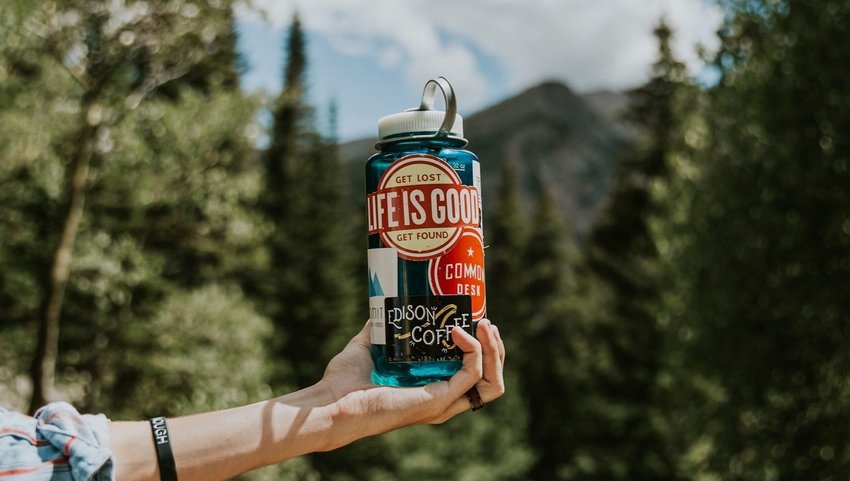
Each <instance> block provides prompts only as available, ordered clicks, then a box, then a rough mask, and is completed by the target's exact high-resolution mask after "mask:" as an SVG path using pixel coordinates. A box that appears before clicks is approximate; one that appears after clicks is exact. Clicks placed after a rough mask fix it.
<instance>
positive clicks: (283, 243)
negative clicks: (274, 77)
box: [262, 15, 359, 386]
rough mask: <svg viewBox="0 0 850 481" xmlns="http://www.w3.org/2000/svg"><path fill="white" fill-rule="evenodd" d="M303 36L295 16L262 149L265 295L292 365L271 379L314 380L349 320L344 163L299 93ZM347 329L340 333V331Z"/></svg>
mask: <svg viewBox="0 0 850 481" xmlns="http://www.w3.org/2000/svg"><path fill="white" fill-rule="evenodd" d="M305 48H306V42H305V38H304V32H303V30H302V27H301V22H300V20H299V18H298V16H297V15H296V16H295V17H294V18H293V21H292V25H291V27H290V30H289V35H288V37H287V41H286V52H287V62H286V67H285V71H284V87H283V90H282V92H281V94H280V96H279V97H278V99H277V101H276V104H275V107H274V111H273V117H274V124H273V126H272V135H271V144H270V146H269V149H268V150H267V152H266V153H265V171H266V186H265V191H264V194H263V199H262V207H263V210H264V212H265V215H266V216H267V219H268V220H269V222H270V223H271V224H272V225H273V226H274V233H273V234H272V237H271V239H270V244H269V245H270V250H271V260H272V266H271V270H270V272H269V273H268V274H267V279H266V283H267V284H266V291H265V292H264V296H267V298H269V299H274V302H275V303H276V305H274V306H272V307H271V308H272V311H271V312H272V318H273V319H274V323H275V326H276V336H277V337H278V339H279V340H280V344H279V345H278V346H276V351H277V353H278V356H279V357H280V359H282V360H285V361H286V363H285V364H287V365H288V366H290V368H291V371H290V372H288V373H280V376H278V378H277V380H276V384H277V385H278V386H281V384H280V383H281V382H283V383H289V384H288V385H290V386H305V385H309V384H312V383H314V382H316V381H317V380H318V379H319V378H320V377H321V375H322V373H323V369H324V365H325V363H326V362H327V361H328V360H329V359H330V356H331V355H332V354H333V353H334V352H336V351H337V350H338V349H340V348H341V347H342V345H343V339H345V340H347V337H346V336H347V335H348V336H350V335H351V333H353V332H356V326H358V325H359V322H356V321H353V317H354V313H353V312H352V305H353V304H352V295H353V283H352V275H351V259H350V257H349V256H348V255H347V252H348V251H350V246H349V245H348V244H347V242H346V240H347V232H346V229H347V227H348V224H347V223H346V221H345V219H346V215H345V211H344V204H343V201H344V199H345V191H344V183H343V176H342V175H341V172H342V166H341V165H340V159H339V155H338V154H337V146H336V141H335V139H336V133H335V132H331V133H330V134H329V135H326V136H323V135H321V134H320V133H319V132H318V131H317V130H316V127H315V121H314V115H313V109H312V108H311V107H310V106H309V105H308V104H307V102H306V100H305V90H306V83H305V77H306V65H307V57H306V51H305ZM341 333H345V334H341Z"/></svg>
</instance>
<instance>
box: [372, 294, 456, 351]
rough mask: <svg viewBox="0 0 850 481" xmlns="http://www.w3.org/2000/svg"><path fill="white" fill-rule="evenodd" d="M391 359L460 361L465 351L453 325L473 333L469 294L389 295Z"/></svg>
mask: <svg viewBox="0 0 850 481" xmlns="http://www.w3.org/2000/svg"><path fill="white" fill-rule="evenodd" d="M384 303H385V312H386V321H387V322H386V338H387V360H388V361H389V362H411V361H413V362H418V361H459V360H461V359H462V358H463V352H462V351H461V350H460V348H458V347H457V346H456V345H455V343H454V342H453V341H452V328H453V327H454V326H460V327H461V328H463V329H464V330H465V331H467V332H469V333H470V334H472V311H471V309H472V304H471V299H470V297H469V296H407V297H387V298H386V299H385V300H384Z"/></svg>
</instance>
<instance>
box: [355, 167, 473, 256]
mask: <svg viewBox="0 0 850 481" xmlns="http://www.w3.org/2000/svg"><path fill="white" fill-rule="evenodd" d="M366 205H367V217H368V222H369V235H374V234H379V235H380V236H381V241H382V242H383V243H384V245H387V246H390V247H395V248H396V249H398V255H399V257H401V258H403V259H407V260H413V261H422V260H428V259H432V258H434V257H437V256H439V255H441V254H443V253H444V252H446V251H448V250H449V249H451V248H452V246H454V244H455V243H456V242H457V241H458V239H460V236H461V232H462V230H463V228H464V227H479V226H480V225H481V202H480V195H479V191H478V189H476V188H475V187H474V186H468V185H464V184H463V182H462V181H461V180H460V177H459V176H458V174H457V172H455V170H454V169H452V168H451V166H450V165H449V164H447V163H446V161H444V160H443V159H440V158H438V157H433V156H430V155H409V156H406V157H402V158H400V159H398V160H396V161H395V162H393V163H392V164H391V165H390V166H389V168H388V169H387V170H386V171H385V172H384V173H383V174H382V176H381V179H380V180H379V182H378V188H377V189H376V190H375V192H372V193H371V194H369V195H368V197H367V199H366Z"/></svg>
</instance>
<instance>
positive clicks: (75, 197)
mask: <svg viewBox="0 0 850 481" xmlns="http://www.w3.org/2000/svg"><path fill="white" fill-rule="evenodd" d="M81 103H82V109H81V113H82V115H81V119H80V120H81V126H80V130H79V133H78V135H77V144H76V149H74V152H73V158H72V159H71V177H70V181H71V184H70V189H69V192H68V208H67V211H66V212H65V216H64V219H63V222H62V231H61V233H60V235H59V242H58V243H57V245H56V249H55V251H54V253H53V260H52V262H51V263H50V272H49V279H48V285H47V291H46V293H45V297H44V300H43V303H42V311H41V319H40V321H41V323H40V325H39V329H38V344H37V346H36V351H35V356H34V358H33V362H32V366H31V367H30V376H31V379H32V397H31V400H30V408H29V410H30V413H34V412H35V411H36V410H37V409H38V408H40V407H41V406H43V405H44V404H46V403H47V402H48V401H49V400H50V398H51V395H52V392H53V381H54V378H55V373H56V355H57V351H58V348H59V320H60V315H61V313H62V301H63V299H64V297H65V287H66V286H67V284H68V275H69V273H70V267H71V257H72V254H73V249H74V241H75V239H76V238H77V231H78V229H79V227H80V221H81V219H82V217H83V211H84V207H85V200H86V184H87V181H88V176H89V165H90V163H91V158H92V153H93V151H94V142H95V136H96V135H97V129H98V124H99V118H95V117H99V115H92V114H93V113H94V112H93V110H92V109H95V108H97V107H96V106H95V104H96V102H95V99H94V97H93V96H89V97H87V98H84V99H83V101H82V102H81Z"/></svg>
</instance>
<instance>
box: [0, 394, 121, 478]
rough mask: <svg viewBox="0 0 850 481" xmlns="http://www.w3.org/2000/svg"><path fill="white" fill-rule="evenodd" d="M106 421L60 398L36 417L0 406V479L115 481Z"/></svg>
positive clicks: (41, 410) (42, 409)
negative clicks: (80, 411) (81, 411)
mask: <svg viewBox="0 0 850 481" xmlns="http://www.w3.org/2000/svg"><path fill="white" fill-rule="evenodd" d="M108 425H109V420H108V419H107V418H106V416H104V415H102V414H99V415H96V416H93V415H88V414H86V415H81V414H80V413H79V412H77V410H76V409H74V407H73V406H71V405H70V404H68V403H62V402H60V403H51V404H48V405H47V406H44V407H43V408H41V409H40V410H39V411H38V412H37V413H36V414H35V417H30V416H25V415H23V414H19V413H16V412H12V411H7V410H5V409H3V408H0V481H5V480H7V479H8V480H10V481H114V477H113V469H112V467H113V464H112V453H111V452H110V451H109V449H108V446H109V428H108Z"/></svg>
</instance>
